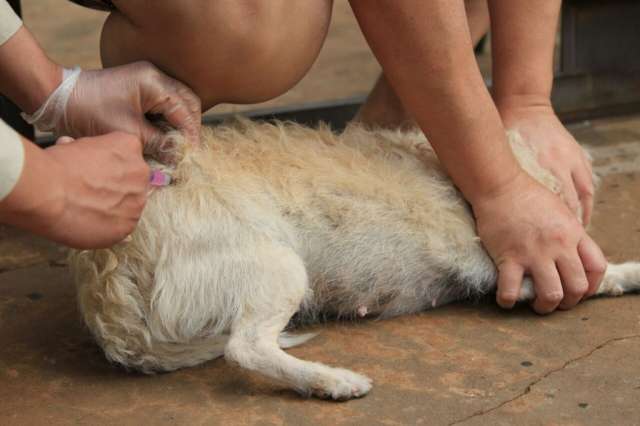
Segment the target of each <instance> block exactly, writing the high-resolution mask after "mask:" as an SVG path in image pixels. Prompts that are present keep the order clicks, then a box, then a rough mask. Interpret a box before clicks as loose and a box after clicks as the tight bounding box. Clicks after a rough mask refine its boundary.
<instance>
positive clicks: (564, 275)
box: [556, 253, 589, 309]
mask: <svg viewBox="0 0 640 426" xmlns="http://www.w3.org/2000/svg"><path fill="white" fill-rule="evenodd" d="M556 267H557V269H558V272H559V273H560V280H561V281H562V291H563V294H564V297H563V299H562V302H560V305H559V306H558V307H559V308H560V309H571V308H572V307H574V306H575V305H577V304H578V302H580V300H582V297H583V296H584V295H585V293H586V292H587V290H588V288H589V284H588V282H587V277H586V275H585V271H584V269H583V267H582V262H580V258H579V257H578V256H577V253H576V255H574V256H563V257H561V258H559V259H558V260H557V261H556Z"/></svg>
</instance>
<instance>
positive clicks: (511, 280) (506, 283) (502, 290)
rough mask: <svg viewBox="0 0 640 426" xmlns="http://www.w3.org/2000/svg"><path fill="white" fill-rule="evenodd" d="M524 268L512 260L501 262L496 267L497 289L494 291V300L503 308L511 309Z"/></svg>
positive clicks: (518, 291) (516, 297) (518, 289)
mask: <svg viewBox="0 0 640 426" xmlns="http://www.w3.org/2000/svg"><path fill="white" fill-rule="evenodd" d="M523 276H524V268H523V267H522V265H520V264H518V263H516V262H513V261H506V262H503V263H502V264H501V265H499V267H498V289H497V291H496V302H498V305H500V307H502V308H504V309H511V308H513V305H515V303H516V301H517V300H518V295H519V294H520V287H521V286H522V277H523Z"/></svg>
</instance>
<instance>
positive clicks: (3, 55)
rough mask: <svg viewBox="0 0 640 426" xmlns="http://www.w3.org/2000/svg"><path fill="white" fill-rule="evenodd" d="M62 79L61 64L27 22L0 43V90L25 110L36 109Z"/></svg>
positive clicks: (28, 111) (31, 111) (30, 111)
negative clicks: (34, 35) (37, 38)
mask: <svg viewBox="0 0 640 426" xmlns="http://www.w3.org/2000/svg"><path fill="white" fill-rule="evenodd" d="M0 1H2V0H0ZM61 81H62V68H61V67H60V66H59V65H58V64H56V63H55V62H53V61H52V60H51V59H49V58H48V57H47V55H46V54H45V53H44V51H43V50H42V49H41V48H40V46H39V45H38V43H37V42H36V40H35V39H34V38H33V36H32V35H31V33H30V32H29V31H28V30H27V29H26V28H25V27H24V26H23V27H22V28H20V29H19V30H18V31H17V32H16V33H15V34H14V35H13V36H12V37H11V38H9V40H8V41H6V42H5V43H4V44H2V45H0V93H2V94H3V95H5V96H7V97H8V98H9V99H11V100H12V101H13V102H15V103H16V104H17V105H18V106H19V107H20V109H22V110H23V111H24V112H26V113H29V114H30V113H33V112H34V111H35V110H37V109H38V108H39V107H40V106H41V105H42V104H43V103H44V101H45V100H46V99H47V97H48V96H49V95H50V94H51V93H52V92H53V91H54V90H55V89H56V87H58V85H59V84H60V82H61Z"/></svg>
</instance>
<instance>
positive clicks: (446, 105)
mask: <svg viewBox="0 0 640 426" xmlns="http://www.w3.org/2000/svg"><path fill="white" fill-rule="evenodd" d="M351 5H352V7H353V9H354V12H355V14H356V17H357V18H358V21H359V23H360V26H361V28H362V30H363V32H364V34H365V37H366V38H367V40H368V41H369V44H370V45H371V47H372V50H373V51H374V53H375V54H376V56H377V58H378V60H379V62H380V63H381V64H382V67H383V69H384V72H385V75H386V76H387V78H388V79H389V82H390V83H391V85H392V86H393V88H394V90H395V91H396V93H397V94H398V96H399V98H400V99H401V101H402V102H403V105H404V106H405V108H406V109H407V110H408V111H409V112H410V113H411V115H412V116H413V117H414V118H415V120H416V122H417V123H418V125H419V126H420V127H421V128H422V129H423V131H425V134H427V136H428V137H429V139H430V142H431V144H432V145H433V147H434V149H435V150H436V153H437V154H438V157H439V158H440V160H441V162H442V164H443V165H444V167H445V169H446V170H447V172H448V173H449V174H450V176H451V177H452V179H453V181H454V182H455V183H456V185H457V186H458V188H459V189H460V190H461V191H462V193H463V194H464V196H465V198H466V199H467V200H468V201H469V202H470V203H471V205H472V207H473V211H474V214H475V217H476V221H477V227H478V233H479V235H480V238H481V239H482V242H483V244H484V246H485V247H486V248H487V250H488V252H489V254H490V255H491V257H492V258H493V260H494V262H495V264H496V266H497V268H498V271H499V275H500V277H499V281H498V284H499V291H498V302H499V303H500V304H501V305H502V306H504V307H510V306H512V305H513V303H515V300H516V298H517V296H518V289H519V287H520V285H521V281H522V276H523V274H525V273H528V274H531V275H532V276H533V279H534V282H535V288H536V293H537V298H536V301H535V304H534V309H536V311H538V312H540V313H546V312H550V311H552V310H554V309H555V308H556V307H557V306H558V305H559V304H560V303H561V302H562V305H563V307H570V306H572V305H574V304H575V303H577V302H578V301H579V300H580V299H581V298H582V296H583V295H584V294H585V292H587V291H589V292H591V291H595V290H594V288H597V284H598V283H599V279H600V278H601V275H599V274H600V273H601V272H602V268H603V266H602V265H603V264H604V263H605V262H604V258H603V257H602V254H601V253H600V252H599V249H598V248H597V246H595V244H594V243H593V241H591V239H590V238H589V237H588V235H586V233H585V232H584V229H583V228H582V227H581V226H580V224H579V223H578V222H577V220H576V219H575V217H573V216H572V215H571V213H570V212H569V210H568V209H567V208H566V207H565V206H564V205H563V204H562V203H560V202H559V200H558V199H557V197H556V196H555V195H553V194H551V193H550V192H549V191H548V190H546V189H544V188H542V187H541V186H540V185H539V184H538V183H536V182H535V181H533V179H531V178H530V177H529V176H528V175H526V173H525V172H524V171H523V170H522V169H521V168H520V166H519V165H518V163H517V161H516V160H515V158H514V156H513V153H512V152H511V148H510V147H509V145H508V143H507V141H506V136H505V130H504V127H503V126H502V122H501V119H500V116H499V114H498V111H497V109H496V107H495V105H494V104H493V102H492V100H491V97H490V95H489V93H488V91H487V90H486V88H485V85H484V81H483V80H482V77H481V75H480V72H479V70H478V68H477V65H476V63H475V58H474V55H473V49H472V46H471V38H470V35H469V32H468V28H467V26H466V21H465V15H464V5H463V3H462V1H450V0H429V1H424V2H408V1H393V0H375V1H374V0H351ZM522 203H526V204H525V205H522ZM531 205H535V206H536V209H532V208H531ZM507 219H508V220H507ZM582 246H584V247H586V248H583V249H579V248H580V247H582ZM560 265H562V266H560ZM587 268H589V272H590V273H589V274H587V273H586V272H585V269H587ZM591 271H595V272H594V273H591Z"/></svg>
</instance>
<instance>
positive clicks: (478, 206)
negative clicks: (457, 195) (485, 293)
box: [473, 172, 607, 314]
mask: <svg viewBox="0 0 640 426" xmlns="http://www.w3.org/2000/svg"><path fill="white" fill-rule="evenodd" d="M473 211H474V214H475V217H476V223H477V229H478V235H479V236H480V239H481V241H482V243H483V245H484V247H485V248H486V250H487V251H488V252H489V255H490V256H491V257H492V259H493V261H494V263H495V264H496V267H497V268H498V273H499V277H498V290H497V296H496V297H497V302H498V304H499V305H500V306H502V307H503V308H511V307H513V305H514V304H515V302H516V301H517V298H518V295H519V293H520V287H521V285H522V278H523V276H524V274H528V275H530V276H531V277H532V278H533V282H534V289H535V293H536V298H535V300H534V301H533V309H534V310H535V311H536V312H538V313H540V314H546V313H550V312H552V311H554V310H555V309H556V308H558V307H559V308H561V309H569V308H571V307H573V306H574V305H576V304H577V303H578V302H580V300H582V299H583V298H586V297H589V296H591V295H593V294H594V293H595V292H596V290H597V289H598V287H599V285H600V281H601V280H602V277H603V275H604V272H605V269H606V266H607V263H606V260H605V258H604V255H603V254H602V252H601V251H600V248H599V247H598V246H597V245H596V243H595V242H594V241H593V240H592V239H591V238H590V237H589V235H587V233H586V232H585V231H584V228H583V227H582V226H581V225H580V223H579V222H578V220H577V219H576V217H575V216H574V215H572V214H571V212H570V211H569V210H568V209H567V207H566V206H565V205H564V204H563V203H562V201H561V200H560V199H559V198H558V197H557V196H556V195H554V194H553V193H551V192H550V191H549V190H547V189H546V188H544V187H543V186H541V185H540V184H539V183H537V182H536V181H534V180H533V179H532V178H531V177H529V176H528V175H526V174H525V173H524V172H523V173H522V174H521V175H520V176H519V177H518V178H516V179H514V180H513V181H511V182H510V183H509V184H508V185H507V187H504V188H502V189H501V190H500V191H498V192H495V193H493V194H492V195H491V196H487V197H484V198H482V199H480V200H476V202H475V204H474V205H473Z"/></svg>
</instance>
